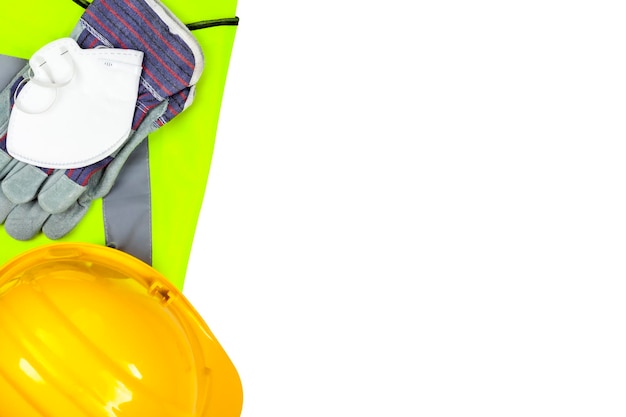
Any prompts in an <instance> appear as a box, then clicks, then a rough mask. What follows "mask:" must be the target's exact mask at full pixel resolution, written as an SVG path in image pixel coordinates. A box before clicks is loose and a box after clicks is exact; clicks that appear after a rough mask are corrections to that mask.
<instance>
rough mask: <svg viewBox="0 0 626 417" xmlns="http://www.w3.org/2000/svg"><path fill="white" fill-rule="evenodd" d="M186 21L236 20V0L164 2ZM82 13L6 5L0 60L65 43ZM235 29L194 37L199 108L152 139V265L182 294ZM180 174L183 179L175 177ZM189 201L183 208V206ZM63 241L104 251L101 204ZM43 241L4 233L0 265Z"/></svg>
mask: <svg viewBox="0 0 626 417" xmlns="http://www.w3.org/2000/svg"><path fill="white" fill-rule="evenodd" d="M163 3H165V4H166V5H167V6H168V7H169V8H170V9H171V10H172V11H173V12H174V13H175V14H176V15H177V16H178V17H179V18H180V19H181V20H182V21H183V22H186V23H191V22H198V21H202V20H211V19H221V18H230V17H234V16H235V10H236V0H219V1H212V2H207V1H205V0H163ZM82 13H83V9H82V8H81V7H80V6H78V5H76V4H75V3H73V2H72V1H71V0H32V1H31V2H29V3H28V8H27V9H25V8H24V5H23V3H20V4H19V5H14V4H11V5H4V8H3V13H2V14H1V15H0V54H4V55H12V56H17V57H21V58H28V57H30V56H31V55H32V53H33V52H34V51H36V50H37V49H38V48H39V47H40V46H41V45H44V44H46V43H48V42H50V41H52V40H54V39H58V38H61V37H64V36H67V35H68V34H69V32H70V31H71V30H72V28H73V27H74V25H75V24H76V22H77V21H78V19H79V18H80V15H81V14H82ZM235 32H236V27H235V26H220V27H212V28H206V29H200V30H196V31H194V32H193V33H194V36H196V37H197V38H198V40H199V41H200V44H201V45H202V48H203V52H204V54H205V62H206V68H205V71H204V74H203V76H202V78H201V79H200V81H199V83H198V85H197V95H196V99H195V101H194V104H193V106H191V107H190V108H189V109H188V110H187V111H185V112H183V113H182V114H181V115H180V116H179V117H177V118H176V119H175V120H173V121H172V122H171V123H169V124H168V125H167V126H165V127H164V128H163V129H160V130H158V131H157V132H155V133H154V134H153V135H151V136H150V138H149V150H150V173H151V183H152V241H153V256H152V260H153V266H154V267H155V269H157V270H158V271H159V272H161V273H162V274H163V275H165V276H166V277H168V278H169V279H170V280H171V281H172V282H173V283H174V284H175V285H176V286H177V287H178V288H182V286H183V283H184V279H185V272H186V268H187V262H188V259H189V253H190V250H191V245H192V242H193V236H194V233H195V228H196V223H197V219H198V215H199V212H200V208H201V204H202V198H203V195H204V190H205V187H206V182H207V178H208V174H209V168H210V163H211V157H212V154H213V144H214V140H215V133H216V129H217V121H218V117H219V109H220V105H221V99H222V93H223V89H224V83H225V79H226V72H227V69H228V64H229V60H230V53H231V49H232V45H233V41H234V37H235ZM172 172H176V173H177V175H175V176H173V175H171V173H172ZM183 201H184V202H185V203H184V204H181V202H183ZM61 241H71V242H88V243H95V244H100V245H104V244H105V236H104V223H103V219H102V204H101V200H97V201H96V202H95V203H94V204H93V206H92V207H91V208H90V210H89V211H88V213H87V215H86V216H85V218H84V219H83V220H82V221H81V223H80V224H79V226H78V227H76V228H75V229H74V230H73V231H72V232H71V233H70V234H69V235H67V236H66V237H65V238H63V239H61ZM49 242H50V240H48V239H46V238H45V237H44V236H38V237H37V238H35V239H33V240H31V241H27V242H20V241H16V240H14V239H12V238H11V237H10V236H8V235H7V233H6V232H5V231H4V228H3V227H1V226H0V264H2V263H4V262H6V261H7V260H9V259H10V258H12V257H13V256H15V255H17V254H19V253H22V252H24V251H26V250H27V249H30V248H33V247H36V246H39V245H42V244H44V243H49Z"/></svg>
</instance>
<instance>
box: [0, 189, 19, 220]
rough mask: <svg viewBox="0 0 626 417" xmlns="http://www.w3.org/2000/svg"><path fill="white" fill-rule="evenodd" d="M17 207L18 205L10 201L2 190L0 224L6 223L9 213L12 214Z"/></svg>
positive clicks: (0, 192) (0, 193)
mask: <svg viewBox="0 0 626 417" xmlns="http://www.w3.org/2000/svg"><path fill="white" fill-rule="evenodd" d="M16 206H17V204H15V203H13V202H12V201H11V200H9V199H8V198H7V197H6V196H5V195H4V193H3V192H2V189H0V224H3V223H4V221H5V220H6V219H7V216H8V215H9V213H11V211H13V209H14V208H15V207H16Z"/></svg>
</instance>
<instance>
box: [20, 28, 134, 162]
mask: <svg viewBox="0 0 626 417" xmlns="http://www.w3.org/2000/svg"><path fill="white" fill-rule="evenodd" d="M142 62H143V52H141V51H135V50H131V49H114V48H96V49H81V48H80V47H79V46H78V44H77V43H76V41H74V40H73V39H71V38H63V39H59V40H56V41H54V42H52V43H49V44H48V45H46V46H44V47H43V48H41V49H40V50H39V51H37V52H36V53H35V54H34V55H33V57H32V58H31V59H30V61H29V64H30V67H31V73H30V80H29V81H28V82H27V83H26V85H24V87H23V88H22V90H21V91H19V94H18V96H17V97H16V99H15V105H14V106H13V110H12V111H11V116H10V119H9V127H8V132H7V151H8V152H9V154H11V156H13V157H14V158H15V159H18V160H20V161H22V162H26V163H29V164H32V165H36V166H40V167H44V168H79V167H84V166H87V165H90V164H92V163H95V162H98V161H100V160H102V159H104V158H106V157H107V156H109V155H111V154H113V153H114V152H115V151H116V150H117V149H118V148H119V147H120V146H122V145H123V144H124V142H125V140H126V139H127V138H128V136H129V134H130V131H131V126H132V122H133V114H134V112H135V104H136V102H137V92H138V89H139V78H140V76H141V70H142V67H141V64H142Z"/></svg>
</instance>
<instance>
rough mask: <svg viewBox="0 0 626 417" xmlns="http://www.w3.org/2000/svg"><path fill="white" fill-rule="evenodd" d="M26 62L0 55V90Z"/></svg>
mask: <svg viewBox="0 0 626 417" xmlns="http://www.w3.org/2000/svg"><path fill="white" fill-rule="evenodd" d="M27 63H28V61H27V60H25V59H21V58H15V57H12V56H7V55H0V89H2V88H4V87H5V86H6V85H7V84H9V81H11V80H12V79H13V77H15V74H17V73H18V72H19V71H20V70H21V69H22V68H24V65H26V64H27Z"/></svg>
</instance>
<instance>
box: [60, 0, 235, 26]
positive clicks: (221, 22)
mask: <svg viewBox="0 0 626 417" xmlns="http://www.w3.org/2000/svg"><path fill="white" fill-rule="evenodd" d="M72 1H73V2H74V3H76V4H78V5H79V6H80V7H82V8H83V9H86V8H87V7H89V5H90V4H91V3H90V2H89V1H88V0H72ZM238 25H239V18H238V17H236V16H235V17H227V18H224V19H214V20H201V21H199V22H194V23H187V25H186V26H187V28H188V29H189V30H199V29H206V28H212V27H216V26H238Z"/></svg>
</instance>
